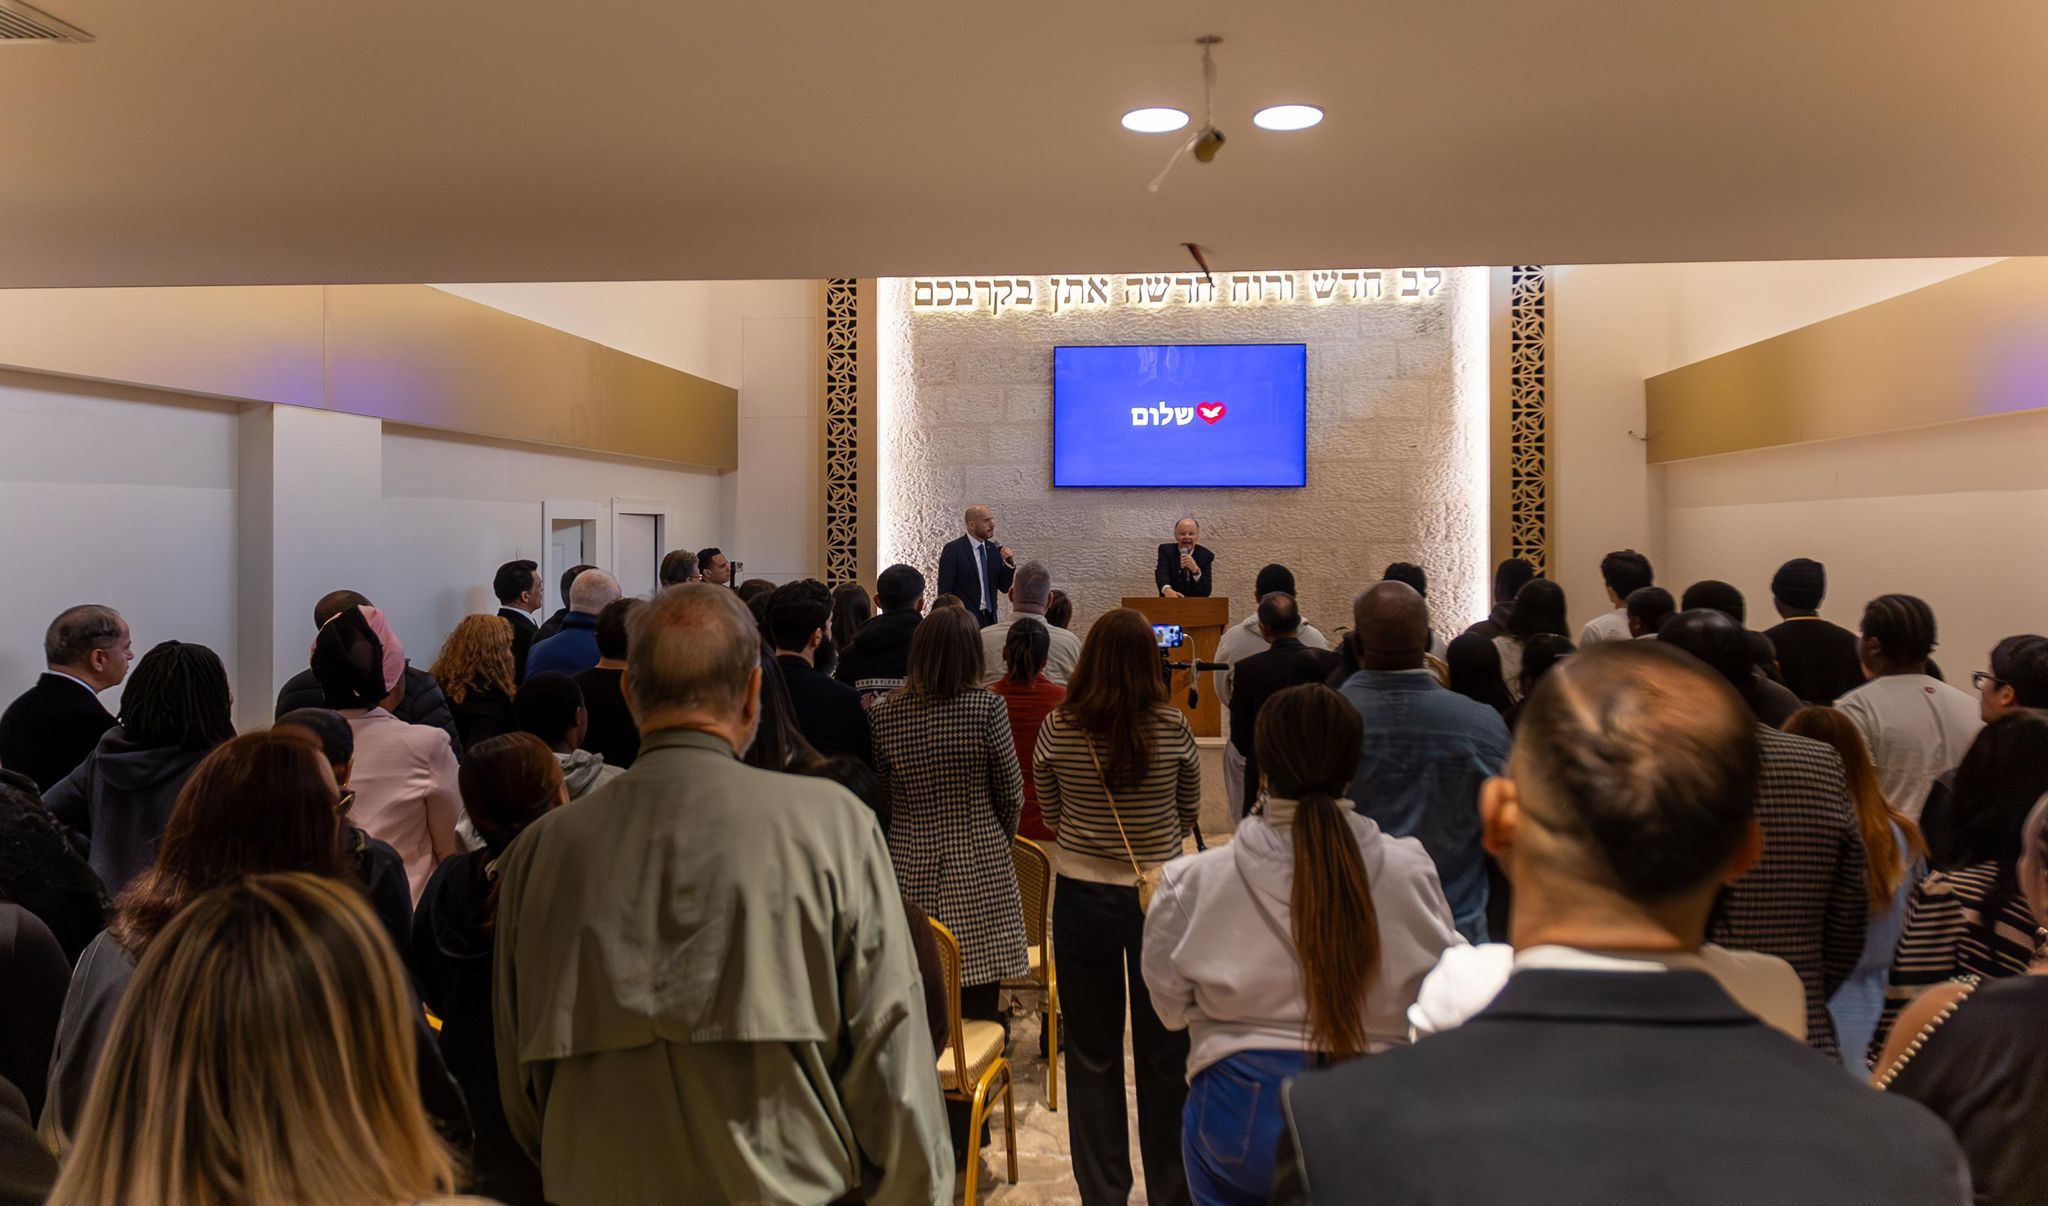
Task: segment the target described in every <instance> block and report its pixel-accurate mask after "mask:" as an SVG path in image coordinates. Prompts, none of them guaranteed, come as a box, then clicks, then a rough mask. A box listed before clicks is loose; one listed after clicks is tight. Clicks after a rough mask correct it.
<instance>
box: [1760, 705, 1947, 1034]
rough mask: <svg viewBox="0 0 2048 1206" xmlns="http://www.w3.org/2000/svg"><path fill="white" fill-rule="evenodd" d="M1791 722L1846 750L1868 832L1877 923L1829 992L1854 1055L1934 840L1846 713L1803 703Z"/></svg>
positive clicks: (1873, 1015)
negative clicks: (1904, 807) (1886, 785)
mask: <svg viewBox="0 0 2048 1206" xmlns="http://www.w3.org/2000/svg"><path fill="white" fill-rule="evenodd" d="M1784 727H1785V731H1786V732H1788V733H1791V734H1792V735H1793V736H1795V737H1811V738H1813V739H1814V740H1815V741H1820V742H1824V743H1825V744H1827V745H1828V746H1830V747H1832V748H1833V749H1834V751H1835V752H1836V753H1837V754H1840V755H1841V756H1842V770H1843V772H1844V774H1845V775H1846V776H1847V777H1848V781H1849V801H1850V803H1851V804H1853V805H1855V807H1856V823H1857V827H1858V828H1859V829H1860V830H1861V831H1862V834H1863V886H1864V890H1865V893H1866V895H1867V897H1868V900H1869V904H1870V923H1869V925H1868V926H1867V927H1866V928H1865V930H1864V933H1863V954H1862V956H1861V957H1859V958H1858V959H1857V960H1856V970H1855V971H1854V972H1852V973H1850V975H1849V978H1848V979H1847V980H1844V981H1843V982H1842V983H1841V985H1840V986H1839V987H1837V988H1836V989H1835V994H1834V995H1833V996H1832V997H1829V998H1828V1012H1829V1013H1830V1014H1832V1015H1833V1016H1834V1019H1835V1037H1836V1039H1837V1040H1838V1041H1839V1042H1840V1044H1841V1050H1843V1051H1846V1052H1850V1053H1851V1054H1852V1055H1853V1054H1854V1053H1855V1052H1858V1051H1863V1050H1865V1049H1866V1048H1868V1047H1869V1046H1870V1036H1871V1034H1872V1033H1874V1032H1875V1031H1876V1029H1877V1019H1878V1015H1879V1014H1880V1013H1882V1012H1883V1010H1884V979H1885V970H1886V969H1887V968H1889V967H1890V966H1891V962H1892V952H1893V951H1894V950H1895V949H1896V948H1897V946H1898V944H1899V929H1900V927H1901V926H1902V925H1904V923H1905V919H1906V902H1907V900H1908V899H1909V898H1911V896H1912V895H1913V885H1915V884H1917V883H1919V882H1920V877H1921V876H1922V875H1923V874H1925V873H1926V869H1927V866H1926V859H1927V843H1926V842H1924V841H1922V840H1921V838H1920V829H1919V827H1918V826H1917V825H1915V824H1913V818H1911V817H1909V816H1907V815H1906V814H1905V813H1903V812H1900V811H1899V810H1898V809H1896V808H1894V807H1892V803H1891V801H1889V800H1887V799H1885V798H1884V791H1883V790H1882V789H1881V788H1879V787H1878V785H1877V767H1876V766H1875V765H1874V764H1873V763H1872V762H1871V760H1870V747H1869V746H1867V745H1865V744H1864V743H1863V732H1862V730H1860V729H1858V728H1857V727H1856V722H1855V721H1853V720H1851V719H1849V717H1848V715H1847V714H1846V713H1843V712H1840V711H1838V710H1836V709H1834V708H1801V709H1799V710H1798V711H1797V712H1794V713H1793V714H1792V715H1791V717H1790V718H1788V719H1787V720H1786V721H1785V726H1784Z"/></svg>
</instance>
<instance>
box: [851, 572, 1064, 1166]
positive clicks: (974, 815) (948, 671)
mask: <svg viewBox="0 0 2048 1206" xmlns="http://www.w3.org/2000/svg"><path fill="white" fill-rule="evenodd" d="M868 717H869V721H870V723H871V724H872V726H873V731H874V750H875V758H874V766H875V778H876V780H877V782H878V783H879V784H880V786H881V794H882V797H883V798H884V799H885V800H887V801H888V807H889V854H890V856H891V859H892V861H893V862H894V863H895V864H896V881H897V884H898V886H899V887H901V889H902V891H903V894H904V895H905V896H908V897H909V898H910V899H911V901H912V902H914V903H915V904H916V905H917V907H919V908H921V909H923V910H924V911H925V912H926V913H928V914H930V915H931V916H932V917H933V918H934V919H935V920H937V921H938V922H939V923H940V924H942V925H944V926H945V927H946V928H947V929H948V930H951V931H952V932H953V936H954V937H955V938H957V939H958V940H959V942H960V1012H961V1014H962V1016H964V1017H969V1018H980V1019H986V1020H989V1021H997V1022H1000V1021H1002V1020H1003V1011H1002V1006H1001V1003H1000V998H1001V995H1002V982H1003V981H1004V980H1006V979H1009V978H1011V977H1013V976H1021V975H1023V974H1024V973H1025V971H1026V970H1028V967H1029V963H1028V960H1027V958H1026V956H1025V942H1024V903H1023V898H1022V896H1021V895H1020V894H1019V892H1018V890H1017V872H1016V868H1015V865H1014V864H1013V863H1012V862H1011V861H1010V839H1011V838H1012V837H1013V836H1015V834H1016V832H1017V817H1018V814H1019V813H1020V812H1022V811H1023V808H1024V775H1023V772H1022V770H1021V769H1019V767H1018V766H1017V753H1016V750H1015V748H1014V747H1012V746H1011V744H1010V718H1009V715H1008V713H1007V711H1006V710H1005V708H1004V707H1003V701H1002V700H1001V699H999V698H997V697H996V696H995V695H993V694H991V693H990V692H989V691H987V690H986V689H984V688H983V687H982V686H981V628H980V626H979V625H978V624H976V623H975V620H974V616H973V615H972V614H970V613H969V612H968V611H967V610H966V609H965V608H947V609H944V610H942V611H936V612H933V613H932V614H931V615H929V616H926V617H925V619H924V621H923V622H922V623H920V624H919V625H918V626H917V631H916V632H915V633H913V634H912V635H911V638H910V667H909V674H908V676H906V677H905V678H904V680H903V685H902V686H901V687H899V688H897V689H896V690H895V691H893V692H891V693H890V694H889V695H888V696H887V697H886V698H884V699H883V700H882V701H881V702H880V703H878V704H876V705H875V707H874V710H873V711H871V712H870V713H868ZM947 1105H948V1113H949V1115H951V1118H952V1124H953V1155H954V1158H955V1159H956V1160H958V1161H960V1162H962V1163H965V1162H966V1161H968V1160H972V1159H974V1158H975V1155H976V1151H977V1150H978V1148H979V1144H978V1143H970V1142H969V1139H968V1135H967V1123H968V1111H967V1109H966V1107H964V1106H960V1107H959V1108H958V1109H957V1110H956V1109H954V1108H953V1107H955V1106H959V1103H957V1102H948V1103H947ZM977 1138H978V1137H977Z"/></svg>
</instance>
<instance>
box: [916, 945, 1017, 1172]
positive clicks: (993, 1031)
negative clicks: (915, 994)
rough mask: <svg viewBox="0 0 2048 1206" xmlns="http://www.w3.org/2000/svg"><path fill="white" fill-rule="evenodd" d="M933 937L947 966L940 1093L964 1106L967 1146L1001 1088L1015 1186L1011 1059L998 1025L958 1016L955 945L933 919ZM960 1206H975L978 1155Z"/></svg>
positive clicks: (971, 1156) (970, 1163)
mask: <svg viewBox="0 0 2048 1206" xmlns="http://www.w3.org/2000/svg"><path fill="white" fill-rule="evenodd" d="M931 924H932V935H933V936H934V937H936V938H937V939H938V940H939V962H940V963H942V964H944V965H945V968H946V1049H945V1050H944V1051H941V1052H939V1089H940V1090H941V1091H942V1092H944V1094H945V1095H946V1096H947V1097H949V1098H951V1099H952V1100H954V1101H963V1102H966V1103H968V1105H969V1107H970V1109H969V1113H968V1116H967V1142H969V1143H972V1144H977V1145H978V1144H979V1143H980V1142H981V1123H982V1120H983V1119H984V1118H986V1117H988V1107H989V1104H990V1102H989V1096H990V1094H991V1092H992V1091H993V1089H994V1087H995V1085H996V1082H997V1081H1001V1082H1002V1086H1003V1138H1004V1143H1005V1145H1006V1146H1007V1147H1008V1148H1009V1153H1010V1184H1012V1185H1015V1184H1016V1183H1017V1098H1016V1093H1015V1092H1014V1091H1013V1087H1012V1085H1011V1083H1010V1061H1009V1060H1007V1059H1004V1058H1003V1044H1004V1041H1005V1040H1004V1034H1003V1024H1002V1023H1001V1022H984V1021H979V1020H976V1021H967V1020H965V1019H963V1018H962V1017H961V1016H960V943H959V940H958V939H956V938H954V937H953V931H951V930H949V929H947V928H946V927H945V926H943V925H941V924H940V923H939V922H937V921H933V922H932V923H931ZM965 1163H966V1168H967V1180H966V1187H965V1191H964V1193H963V1195H962V1196H961V1199H960V1200H961V1202H962V1203H964V1206H974V1200H975V1199H974V1183H975V1181H976V1180H977V1179H979V1177H980V1175H981V1153H980V1152H979V1151H970V1152H968V1153H967V1160H966V1162H965Z"/></svg>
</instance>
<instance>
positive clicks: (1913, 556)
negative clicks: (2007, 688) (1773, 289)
mask: <svg viewBox="0 0 2048 1206" xmlns="http://www.w3.org/2000/svg"><path fill="white" fill-rule="evenodd" d="M2044 444H2048V414H2043V413H2040V412H2034V413H2029V414H2017V415H2006V416H2001V417H1997V418H1990V419H1980V420H1974V421H1970V422H1964V423H1954V424H1948V425H1944V426H1940V427H1932V428H1926V429H1922V430H1919V431H1913V432H1895V433H1886V434H1882V435H1872V436H1859V437H1855V438H1852V439H1845V440H1830V441H1825V442H1821V443H1813V444H1801V445H1796V446H1792V447H1786V448H1770V449H1762V450H1758V451H1755V452H1744V453H1734V454H1730V455H1727V456H1718V457H1703V458H1700V459H1698V460H1691V461H1683V462H1678V463H1676V464H1671V465H1666V466H1662V467H1660V468H1659V469H1658V471H1657V472H1658V473H1659V474H1661V475H1662V477H1663V479H1664V484H1665V488H1666V496H1667V504H1666V505H1667V522H1668V527H1669V535H1668V538H1667V542H1668V554H1667V555H1668V558H1669V561H1670V569H1671V571H1672V573H1673V574H1674V575H1675V576H1674V577H1673V579H1672V580H1673V581H1674V582H1676V581H1687V582H1689V581H1692V580H1695V579H1698V578H1705V577H1715V578H1723V579H1726V580H1727V581H1730V582H1733V583H1734V584H1735V585H1736V586H1738V587H1740V588H1742V591H1743V593H1744V594H1746V595H1747V596H1748V597H1749V601H1750V611H1751V614H1752V617H1753V620H1752V623H1753V626H1755V627H1760V628H1761V627H1768V626H1769V625H1770V624H1771V623H1775V620H1774V619H1772V618H1771V616H1772V612H1771V607H1770V580H1771V575H1772V574H1773V573H1774V572H1775V571H1776V570H1777V568H1778V566H1779V565H1781V564H1783V563H1784V562H1785V561H1786V560H1787V559H1788V558H1792V557H1813V558H1817V559H1819V560H1820V561H1822V562H1824V563H1826V565H1827V567H1828V579H1829V582H1828V600H1827V603H1826V605H1825V606H1824V607H1823V609H1822V610H1823V613H1824V614H1825V615H1827V617H1828V618H1829V619H1832V620H1834V621H1835V622H1837V623H1839V624H1843V625H1846V626H1848V627H1850V628H1855V627H1856V625H1857V623H1858V621H1859V620H1860V618H1861V616H1862V612H1863V604H1864V603H1865V602H1867V601H1868V600H1870V599H1871V598H1874V597H1875V596H1877V595H1881V594H1886V593H1890V592H1904V593H1906V594H1916V595H1919V596H1921V597H1923V598H1925V599H1926V600H1927V602H1928V603H1929V604H1930V605H1931V606H1932V607H1933V608H1934V614H1935V617H1936V620H1937V622H1938V625H1939V628H1940V633H1941V646H1942V647H1941V650H1940V651H1939V652H1937V653H1936V655H1935V657H1936V660H1937V661H1939V662H1940V663H1941V665H1942V667H1943V669H1944V670H1945V671H1946V673H1947V675H1948V679H1949V681H1950V682H1951V683H1955V684H1957V685H1966V684H1967V681H1968V676H1969V672H1970V671H1972V670H1978V669H1982V668H1983V667H1984V665H1985V664H1986V656H1987V654H1988V653H1989V651H1990V648H1991V646H1992V645H1993V644H1994V643H1996V642H1997V641H1998V640H1999V639H2001V638H2003V637H2006V636H2010V635H2012V634H2014V633H2021V632H2048V614H2044V612H2043V610H2042V606H2041V600H2042V599H2043V598H2048V563H2044V562H2043V561H2042V559H2041V558H2039V557H2036V556H2032V555H2030V554H2029V550H2032V549H2033V548H2035V547H2036V546H2037V545H2038V543H2039V537H2040V533H2041V531H2042V530H2043V526H2044V524H2048V464H2044V462H2043V461H2042V459H2041V457H2040V452H2039V450H2040V449H2041V448H2042V447H2043V446H2044Z"/></svg>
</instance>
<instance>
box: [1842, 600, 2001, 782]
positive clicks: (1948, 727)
mask: <svg viewBox="0 0 2048 1206" xmlns="http://www.w3.org/2000/svg"><path fill="white" fill-rule="evenodd" d="M1934 646H1935V628H1934V610H1933V609H1932V608H1930V607H1928V606H1927V604H1926V603H1925V602H1924V601H1922V600H1920V599H1917V598H1915V597H1913V596H1912V595H1880V596H1878V597H1877V598H1875V599H1872V600H1871V601H1870V604H1869V606H1867V607H1865V608H1864V609H1863V637H1862V640H1861V641H1860V642H1859V643H1858V645H1857V656H1858V657H1860V658H1861V659H1862V661H1863V673H1864V674H1865V675H1866V676H1868V678H1869V679H1870V681H1869V682H1866V683H1864V684H1863V685H1862V686H1860V687H1858V688H1856V689H1855V690H1854V691H1851V692H1849V693H1848V694H1847V695H1844V696H1842V698H1841V699H1839V700H1837V701H1836V703H1835V706H1836V707H1838V708H1840V709H1841V710H1842V711H1844V712H1846V713H1848V714H1849V719H1851V720H1853V721H1855V722H1856V727H1857V728H1858V729H1860V730H1861V731H1862V733H1863V741H1864V743H1865V744H1866V745H1868V746H1869V747H1870V760H1871V761H1872V762H1873V763H1874V764H1876V766H1877V783H1878V786H1879V787H1880V788H1881V789H1883V791H1884V797H1885V799H1887V800H1890V801H1891V802H1892V805H1893V806H1894V807H1896V808H1897V809H1898V810H1899V811H1900V812H1903V813H1905V814H1906V815H1907V816H1908V817H1910V818H1912V819H1913V820H1915V821H1917V820H1919V819H1920V810H1921V808H1922V807H1923V806H1924V805H1925V804H1926V803H1927V792H1928V790H1929V789H1930V788H1932V787H1933V786H1934V780H1935V779H1936V778H1937V777H1939V776H1941V775H1943V774H1946V773H1947V772H1948V771H1949V770H1950V769H1952V768H1953V767H1955V766H1956V765H1957V764H1958V763H1960V762H1961V761H1962V760H1963V755H1964V754H1965V753H1966V752H1968V750H1969V748H1970V742H1971V741H1972V740H1973V739H1975V737H1976V736H1977V730H1979V729H1981V728H1983V727H1984V720H1983V718H1982V717H1981V716H1980V715H1979V714H1978V706H1977V699H1976V697H1975V696H1973V695H1971V694H1969V693H1968V692H1966V691H1959V690H1957V689H1956V688H1954V687H1951V686H1949V685H1948V684H1947V683H1944V682H1942V681H1941V680H1940V679H1938V678H1934V677H1932V676H1930V675H1929V674H1928V673H1927V659H1928V657H1929V656H1930V655H1931V654H1933V652H1934Z"/></svg>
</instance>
